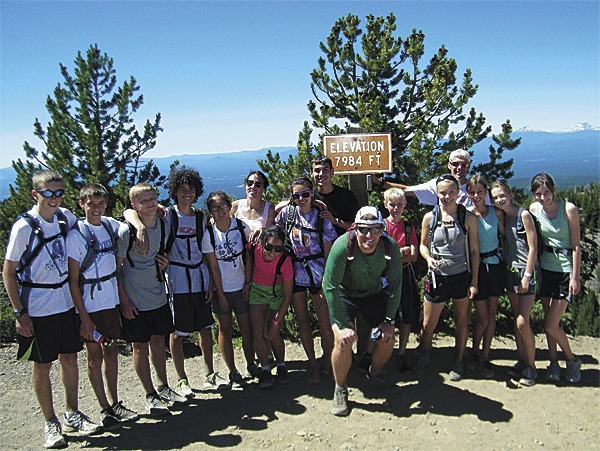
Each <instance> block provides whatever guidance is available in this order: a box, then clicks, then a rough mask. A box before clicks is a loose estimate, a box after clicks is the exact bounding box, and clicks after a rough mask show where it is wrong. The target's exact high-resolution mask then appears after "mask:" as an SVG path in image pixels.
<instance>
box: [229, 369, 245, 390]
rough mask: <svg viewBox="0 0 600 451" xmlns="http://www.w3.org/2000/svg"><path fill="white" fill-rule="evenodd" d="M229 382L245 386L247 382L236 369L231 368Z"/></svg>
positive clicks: (237, 385)
mask: <svg viewBox="0 0 600 451" xmlns="http://www.w3.org/2000/svg"><path fill="white" fill-rule="evenodd" d="M229 383H230V384H231V385H233V386H234V387H245V386H246V385H247V382H246V381H245V380H244V378H243V377H242V375H241V374H240V372H239V371H238V370H233V371H231V372H230V373H229Z"/></svg>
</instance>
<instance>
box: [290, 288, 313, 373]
mask: <svg viewBox="0 0 600 451" xmlns="http://www.w3.org/2000/svg"><path fill="white" fill-rule="evenodd" d="M292 307H293V308H294V314H295V316H296V323H297V324H298V333H299V335H300V342H301V343H302V347H303V348H304V352H305V353H306V357H308V363H309V365H310V366H311V367H316V366H318V363H317V359H316V357H315V344H314V342H313V337H312V331H311V329H310V315H309V313H308V305H307V298H306V290H303V291H300V292H297V293H294V295H293V297H292Z"/></svg>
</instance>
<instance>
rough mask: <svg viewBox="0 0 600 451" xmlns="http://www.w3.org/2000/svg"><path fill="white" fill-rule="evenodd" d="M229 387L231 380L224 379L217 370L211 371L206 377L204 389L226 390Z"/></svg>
mask: <svg viewBox="0 0 600 451" xmlns="http://www.w3.org/2000/svg"><path fill="white" fill-rule="evenodd" d="M229 387H230V385H229V381H227V380H225V379H223V378H222V377H221V376H220V375H219V373H217V372H214V373H210V374H209V375H208V376H206V379H204V390H226V389H227V388H229Z"/></svg>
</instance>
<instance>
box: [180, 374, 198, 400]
mask: <svg viewBox="0 0 600 451" xmlns="http://www.w3.org/2000/svg"><path fill="white" fill-rule="evenodd" d="M176 389H177V393H179V394H180V395H181V396H185V397H186V398H193V397H194V392H193V390H192V387H190V383H189V382H188V380H187V379H185V378H184V379H179V381H178V382H177V387H176Z"/></svg>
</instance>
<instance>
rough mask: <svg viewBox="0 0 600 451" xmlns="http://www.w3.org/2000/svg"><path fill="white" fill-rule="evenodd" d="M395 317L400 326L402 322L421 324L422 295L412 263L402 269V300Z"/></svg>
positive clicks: (414, 324) (397, 324)
mask: <svg viewBox="0 0 600 451" xmlns="http://www.w3.org/2000/svg"><path fill="white" fill-rule="evenodd" d="M395 319H396V326H399V323H400V322H402V323H403V324H412V325H413V326H419V325H420V323H421V295H420V294H419V286H418V285H417V279H416V276H415V271H414V269H413V266H412V265H407V266H405V267H404V268H403V269H402V300H401V301H400V308H399V309H398V314H397V315H396V318H395Z"/></svg>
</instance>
